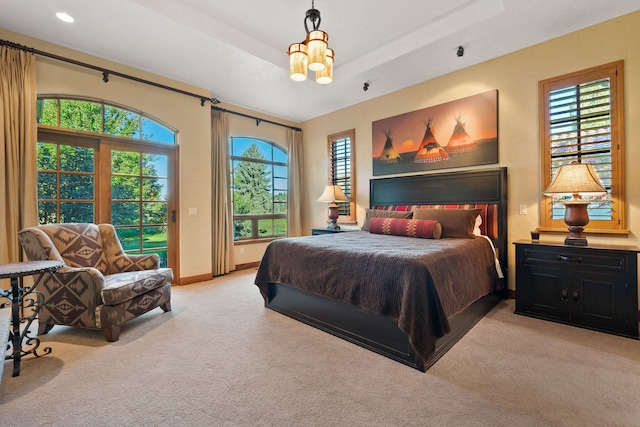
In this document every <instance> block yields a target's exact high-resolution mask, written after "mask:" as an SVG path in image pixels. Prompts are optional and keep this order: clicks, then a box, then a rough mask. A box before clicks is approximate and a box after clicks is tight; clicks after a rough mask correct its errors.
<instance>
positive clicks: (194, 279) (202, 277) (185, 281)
mask: <svg viewBox="0 0 640 427" xmlns="http://www.w3.org/2000/svg"><path fill="white" fill-rule="evenodd" d="M211 279H213V274H211V273H209V274H199V275H197V276H189V277H181V278H180V283H179V285H191V284H193V283H198V282H206V281H207V280H211Z"/></svg>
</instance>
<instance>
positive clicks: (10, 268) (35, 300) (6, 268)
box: [0, 261, 64, 377]
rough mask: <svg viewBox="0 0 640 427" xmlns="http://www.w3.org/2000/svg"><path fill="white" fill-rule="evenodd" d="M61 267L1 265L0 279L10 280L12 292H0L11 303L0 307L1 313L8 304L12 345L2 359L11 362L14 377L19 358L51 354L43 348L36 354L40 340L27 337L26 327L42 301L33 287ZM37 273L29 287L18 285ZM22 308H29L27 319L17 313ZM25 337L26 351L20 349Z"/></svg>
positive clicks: (55, 263) (36, 263)
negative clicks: (22, 325)
mask: <svg viewBox="0 0 640 427" xmlns="http://www.w3.org/2000/svg"><path fill="white" fill-rule="evenodd" d="M63 266H64V264H63V263H62V262H61V261H29V262H18V263H13V264H3V265H0V279H11V289H7V290H3V289H0V298H6V299H8V300H10V301H7V302H4V303H2V304H0V310H7V307H8V306H9V304H11V331H10V333H9V343H10V344H11V346H12V353H11V355H9V356H6V358H5V359H13V376H14V377H17V376H18V375H20V360H21V359H22V356H26V355H28V354H33V355H34V356H35V357H40V356H43V355H45V354H49V353H51V347H45V348H44V349H43V352H44V354H42V355H40V354H38V352H37V349H38V347H39V346H40V340H39V339H38V338H33V337H30V336H28V335H29V327H30V326H31V323H32V322H33V321H34V320H35V319H36V317H37V315H38V311H40V307H42V303H43V299H44V297H43V296H42V293H40V292H38V291H36V290H35V289H36V287H37V286H38V284H39V283H40V280H41V279H42V278H43V277H44V274H45V273H53V272H54V271H56V270H58V269H60V268H62V267H63ZM36 274H37V275H38V277H37V278H35V280H34V282H33V285H32V286H21V284H20V280H19V278H21V277H25V276H34V275H36ZM31 294H33V295H31ZM23 304H25V305H23ZM25 308H31V311H32V313H31V315H30V316H26V315H24V316H23V315H21V314H20V310H21V309H25ZM23 314H24V312H23ZM22 323H25V326H24V328H22V331H20V329H21V328H20V325H21V324H22ZM25 338H26V341H25V343H26V344H27V346H28V347H29V348H27V349H26V350H25V349H23V348H22V342H23V341H24V340H25ZM2 345H5V344H2Z"/></svg>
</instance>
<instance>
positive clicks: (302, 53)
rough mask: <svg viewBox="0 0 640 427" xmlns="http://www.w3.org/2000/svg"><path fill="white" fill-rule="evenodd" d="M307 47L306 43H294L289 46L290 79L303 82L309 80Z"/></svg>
mask: <svg viewBox="0 0 640 427" xmlns="http://www.w3.org/2000/svg"><path fill="white" fill-rule="evenodd" d="M307 61H308V59H307V46H306V45H305V44H304V43H294V44H292V45H291V46H289V77H291V80H294V81H297V82H301V81H303V80H306V78H307Z"/></svg>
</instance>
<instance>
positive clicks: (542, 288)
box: [516, 263, 570, 319]
mask: <svg viewBox="0 0 640 427" xmlns="http://www.w3.org/2000/svg"><path fill="white" fill-rule="evenodd" d="M520 283H522V284H523V286H520ZM516 293H517V294H518V295H517V298H516V302H517V306H516V310H517V311H519V312H524V313H533V314H538V315H541V316H547V317H551V318H556V319H568V318H569V315H570V314H569V311H570V303H569V294H570V284H569V274H568V272H567V271H566V270H564V269H560V268H557V267H554V266H544V265H529V264H527V263H525V264H524V265H523V266H522V269H521V274H520V277H519V280H518V286H517V288H516Z"/></svg>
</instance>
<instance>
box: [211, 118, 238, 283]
mask: <svg viewBox="0 0 640 427" xmlns="http://www.w3.org/2000/svg"><path fill="white" fill-rule="evenodd" d="M211 146H212V149H211V153H212V158H211V180H212V182H211V188H212V201H211V203H212V206H211V218H212V224H211V231H212V236H211V237H212V238H211V240H212V256H213V263H212V264H213V275H214V276H220V275H223V274H226V273H229V272H230V271H231V270H233V269H234V268H235V265H234V263H233V215H232V212H231V187H230V183H229V120H228V116H227V114H226V113H224V112H222V111H215V110H211Z"/></svg>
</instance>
